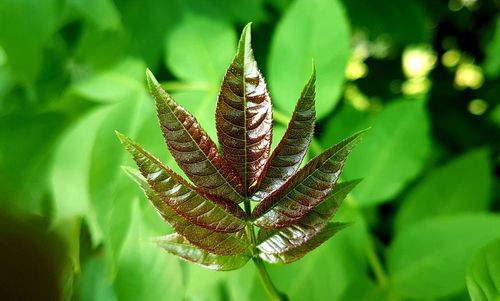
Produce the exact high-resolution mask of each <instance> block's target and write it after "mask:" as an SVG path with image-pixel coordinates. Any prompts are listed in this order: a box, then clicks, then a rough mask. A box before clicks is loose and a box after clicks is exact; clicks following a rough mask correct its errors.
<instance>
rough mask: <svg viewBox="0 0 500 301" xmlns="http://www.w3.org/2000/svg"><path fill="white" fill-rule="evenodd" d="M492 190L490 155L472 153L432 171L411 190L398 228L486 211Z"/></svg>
mask: <svg viewBox="0 0 500 301" xmlns="http://www.w3.org/2000/svg"><path fill="white" fill-rule="evenodd" d="M491 188H492V171H491V167H490V158H489V152H488V151H487V150H486V149H479V150H474V151H470V152H468V153H466V154H465V155H462V156H460V157H458V158H456V159H454V160H452V161H450V162H449V163H447V164H446V165H444V166H442V167H438V168H436V169H434V170H431V172H430V173H429V174H428V175H427V177H425V178H424V179H423V180H422V181H421V182H420V183H419V184H418V185H416V186H414V187H413V188H412V190H410V192H409V193H408V195H407V197H406V199H405V200H404V201H403V203H402V205H401V207H400V209H399V211H398V214H397V215H396V229H401V228H403V227H404V226H407V225H410V224H412V223H415V222H418V221H420V220H423V219H427V218H432V217H434V216H438V215H451V214H456V213H460V212H472V211H482V210H486V209H488V206H489V204H490V201H491V198H490V192H491Z"/></svg>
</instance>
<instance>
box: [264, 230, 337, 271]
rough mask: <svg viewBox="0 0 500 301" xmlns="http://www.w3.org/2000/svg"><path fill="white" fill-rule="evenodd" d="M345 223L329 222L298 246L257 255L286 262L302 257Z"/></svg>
mask: <svg viewBox="0 0 500 301" xmlns="http://www.w3.org/2000/svg"><path fill="white" fill-rule="evenodd" d="M346 226H347V224H345V223H329V224H327V225H326V226H325V227H324V228H323V229H321V231H319V232H317V233H316V234H315V235H314V236H312V237H310V238H309V239H308V240H307V241H305V242H304V243H303V244H301V245H300V246H297V247H295V248H292V249H288V250H286V251H284V252H278V253H264V252H262V253H260V254H259V256H260V258H262V259H263V260H265V261H267V262H269V263H279V264H286V263H291V262H294V261H296V260H299V259H300V258H302V257H304V255H306V254H307V253H309V252H311V251H312V250H314V249H316V248H317V247H319V246H320V245H321V244H322V243H324V242H325V241H327V240H328V239H330V237H332V236H333V235H334V234H335V233H337V232H339V231H340V230H342V229H344V228H345V227H346Z"/></svg>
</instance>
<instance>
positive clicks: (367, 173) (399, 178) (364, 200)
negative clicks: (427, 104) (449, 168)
mask: <svg viewBox="0 0 500 301" xmlns="http://www.w3.org/2000/svg"><path fill="white" fill-rule="evenodd" d="M365 122H366V124H369V125H370V126H371V127H372V129H371V130H370V131H369V132H368V133H367V134H366V137H365V138H364V139H363V143H361V144H360V145H359V147H358V148H356V149H354V150H353V152H352V154H351V156H350V158H349V160H347V162H346V166H345V169H344V172H343V176H344V177H345V178H347V179H355V178H361V177H364V179H363V182H362V183H361V184H360V185H359V187H358V188H357V189H356V190H355V191H354V192H353V194H354V197H355V198H356V201H357V202H359V204H361V205H363V206H367V205H375V204H379V203H382V202H385V201H387V200H389V199H390V198H392V197H394V196H395V195H396V194H397V193H398V192H400V191H401V189H402V188H403V187H404V186H405V185H406V184H407V183H408V181H411V180H412V179H413V178H414V177H415V176H416V175H417V174H418V173H419V172H420V170H421V169H422V167H423V164H424V163H425V160H426V157H427V155H428V152H429V147H430V141H429V128H428V127H429V124H428V120H427V117H426V115H425V111H424V103H423V102H418V101H410V100H397V101H394V102H392V103H390V104H389V105H387V107H386V108H384V109H383V110H382V111H381V112H380V113H379V114H377V115H375V116H373V118H371V119H369V120H366V121H365Z"/></svg>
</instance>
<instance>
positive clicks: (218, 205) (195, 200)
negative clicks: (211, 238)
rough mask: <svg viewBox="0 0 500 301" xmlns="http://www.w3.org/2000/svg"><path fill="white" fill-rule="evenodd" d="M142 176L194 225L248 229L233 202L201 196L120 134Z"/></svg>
mask: <svg viewBox="0 0 500 301" xmlns="http://www.w3.org/2000/svg"><path fill="white" fill-rule="evenodd" d="M118 137H119V138H120V140H121V142H122V144H123V145H124V146H125V148H126V149H127V150H128V151H129V152H130V153H131V154H132V156H133V158H134V161H135V162H136V163H137V166H138V167H139V170H140V171H141V173H142V175H143V176H144V177H145V178H146V179H147V181H148V183H149V185H150V186H151V188H152V189H153V190H154V191H155V192H156V194H157V195H158V196H159V197H160V198H161V199H162V200H163V201H164V202H165V203H167V204H168V206H169V207H170V208H172V209H173V210H174V211H175V212H176V213H177V214H179V215H180V216H182V217H184V218H185V219H187V220H189V221H190V222H192V223H193V224H196V225H198V226H202V227H204V228H207V229H211V230H214V231H218V232H236V231H238V230H241V229H243V228H244V227H245V225H246V223H245V221H244V218H245V213H244V212H243V210H241V208H240V207H239V206H238V205H236V204H234V203H233V202H231V201H228V200H224V199H221V198H214V197H212V198H211V199H209V198H208V197H207V196H203V195H201V194H199V193H198V192H197V191H196V189H195V188H194V187H192V186H191V185H189V184H188V183H187V182H186V181H184V180H183V179H182V178H181V177H180V176H179V175H177V174H176V173H174V172H173V171H172V170H171V169H169V168H168V167H166V166H164V165H163V164H162V163H161V162H160V161H159V160H158V159H156V158H155V157H154V156H153V155H151V154H150V153H148V152H147V151H146V150H144V149H143V148H142V147H141V146H139V145H138V144H137V143H135V142H134V141H132V140H131V139H130V138H128V137H126V136H124V135H122V134H120V133H118Z"/></svg>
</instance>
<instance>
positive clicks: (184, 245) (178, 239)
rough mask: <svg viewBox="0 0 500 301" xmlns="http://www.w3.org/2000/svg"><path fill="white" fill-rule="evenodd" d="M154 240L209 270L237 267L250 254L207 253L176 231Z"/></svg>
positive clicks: (179, 255) (228, 269)
mask: <svg viewBox="0 0 500 301" xmlns="http://www.w3.org/2000/svg"><path fill="white" fill-rule="evenodd" d="M155 242H156V243H157V244H158V246H160V247H161V248H163V249H164V250H166V251H167V252H169V253H171V254H173V255H176V256H178V257H180V258H182V259H184V260H186V261H189V262H193V263H196V264H199V265H201V266H203V267H205V268H208V269H211V270H217V271H230V270H234V269H239V268H241V267H242V266H244V265H245V264H246V263H247V261H248V260H249V259H250V256H248V255H245V254H239V255H229V256H223V255H215V254H212V253H209V252H207V251H204V250H201V249H199V248H197V247H195V246H193V245H192V244H190V243H189V241H188V240H187V239H185V238H184V237H182V236H180V235H178V234H176V233H174V234H170V235H167V236H163V237H159V238H157V239H155Z"/></svg>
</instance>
